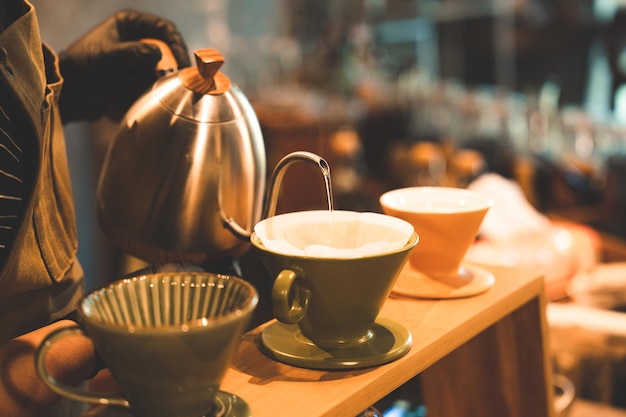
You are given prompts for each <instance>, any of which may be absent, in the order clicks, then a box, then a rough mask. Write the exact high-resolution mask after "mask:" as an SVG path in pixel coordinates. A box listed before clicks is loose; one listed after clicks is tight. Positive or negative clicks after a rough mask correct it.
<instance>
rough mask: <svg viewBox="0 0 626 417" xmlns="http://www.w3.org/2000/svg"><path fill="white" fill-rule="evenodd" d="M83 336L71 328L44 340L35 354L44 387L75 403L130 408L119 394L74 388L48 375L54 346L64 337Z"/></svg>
mask: <svg viewBox="0 0 626 417" xmlns="http://www.w3.org/2000/svg"><path fill="white" fill-rule="evenodd" d="M81 334H82V335H84V334H85V333H84V332H83V330H82V329H81V328H80V327H79V326H69V327H63V328H61V329H57V330H54V331H53V332H51V333H50V334H49V335H48V336H46V337H45V338H44V340H43V341H42V342H41V344H40V345H39V347H38V348H37V352H36V353H35V367H36V370H37V374H38V375H39V378H40V379H41V381H42V382H43V383H44V385H46V386H47V387H48V388H49V389H51V390H52V391H53V392H55V393H57V394H59V395H61V396H64V397H67V398H70V399H72V400H74V401H80V402H85V403H88V404H108V405H117V406H120V407H124V408H130V403H129V402H128V400H127V399H126V398H124V397H123V396H121V395H119V394H116V393H98V392H88V391H85V390H82V389H80V388H74V387H71V386H69V385H66V384H64V383H62V382H59V381H57V380H56V379H54V378H53V377H52V375H50V374H49V373H48V369H47V368H46V356H47V354H48V350H49V349H50V347H51V346H52V344H53V343H54V342H56V341H57V340H59V339H61V338H63V337H66V336H70V335H81Z"/></svg>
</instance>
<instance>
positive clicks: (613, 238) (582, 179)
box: [33, 0, 626, 407]
mask: <svg viewBox="0 0 626 417" xmlns="http://www.w3.org/2000/svg"><path fill="white" fill-rule="evenodd" d="M33 3H34V4H35V6H36V8H37V9H38V16H39V19H40V24H41V28H42V36H43V38H44V39H45V40H46V41H47V42H48V43H49V44H50V45H51V46H52V47H53V48H54V49H56V50H57V51H60V50H62V49H63V48H64V47H66V46H67V45H69V44H70V43H71V42H72V41H73V40H74V39H76V38H77V37H78V36H80V35H81V34H82V33H84V32H85V31H87V30H88V29H90V28H91V27H92V26H94V25H95V24H97V23H98V22H99V21H101V20H103V19H104V18H106V17H108V16H109V15H110V14H111V13H113V12H114V11H116V10H118V9H121V8H124V7H133V8H137V9H141V10H144V11H149V12H153V13H156V14H159V15H161V16H164V17H167V18H169V19H170V20H172V21H174V22H175V23H176V24H177V26H178V27H179V29H180V31H181V32H182V33H183V35H184V37H185V39H186V41H187V43H188V46H189V49H190V51H193V50H194V49H198V48H205V47H213V48H216V49H218V50H219V51H220V52H221V53H222V55H223V56H224V57H225V59H226V63H225V65H224V66H223V67H222V71H223V72H224V73H226V74H227V75H228V76H229V77H230V79H231V80H232V81H233V82H235V83H236V84H238V85H239V87H240V88H241V89H242V90H243V92H244V93H245V94H246V95H247V96H248V98H249V99H250V101H251V102H252V103H253V106H254V108H255V111H256V113H257V116H258V118H259V121H260V123H261V127H262V130H263V135H264V139H265V144H266V151H267V161H268V162H267V164H268V169H269V170H270V171H271V170H272V169H273V167H274V166H275V164H276V163H277V162H278V160H279V159H280V158H281V157H282V156H284V155H286V154H287V153H288V152H291V151H293V150H309V151H313V152H316V153H318V154H319V155H321V156H323V157H324V158H326V159H327V160H328V161H329V162H330V166H331V172H332V181H333V189H334V198H335V207H336V208H344V209H355V210H373V211H378V210H379V206H378V200H377V199H378V196H379V195H380V194H381V193H382V192H384V191H386V190H388V189H391V188H397V187H402V186H410V185H452V186H461V187H465V186H468V185H469V184H471V183H472V182H473V181H474V180H476V179H477V178H479V177H480V176H481V175H483V174H486V173H493V174H497V175H498V176H500V177H503V178H505V179H508V180H512V181H513V182H514V183H515V184H516V185H518V186H519V187H520V189H521V191H522V192H523V196H524V199H525V200H526V201H527V202H528V203H529V204H530V205H531V206H532V207H533V208H534V209H535V210H537V211H538V212H540V213H541V214H542V215H546V216H550V218H551V219H558V220H561V221H567V222H573V223H575V224H577V225H581V226H582V227H584V228H585V229H584V230H585V231H592V232H593V233H592V236H593V238H594V239H601V240H602V243H601V244H598V243H597V242H596V243H594V247H593V250H597V252H598V260H601V261H603V262H607V261H615V262H618V261H619V262H621V261H625V260H626V245H625V244H624V243H623V240H624V239H626V1H623V0H339V1H337V0H297V1H292V0H183V1H181V0H179V1H166V0H134V1H128V0H127V1H122V0H108V1H106V2H104V1H96V0H63V1H58V0H33ZM114 134H115V126H114V125H113V124H111V122H109V121H107V120H101V121H98V122H96V123H91V124H74V125H70V126H68V127H67V135H68V150H69V154H70V163H71V170H72V176H73V181H74V192H75V197H76V201H77V213H78V222H79V223H78V230H79V241H80V246H79V258H80V260H81V262H82V264H83V267H84V269H85V271H86V276H87V278H88V287H89V288H94V287H97V286H99V285H101V284H102V283H104V282H108V281H110V280H111V278H112V277H116V276H118V275H119V273H120V271H123V270H124V269H125V268H126V267H125V266H124V265H123V262H126V261H125V260H124V258H123V257H122V256H120V254H119V253H117V251H116V250H115V249H114V248H112V247H111V245H110V244H109V243H108V241H107V239H106V238H105V237H104V236H103V235H102V232H101V231H100V229H99V226H98V225H97V221H96V219H95V189H96V183H97V178H98V175H99V169H100V164H101V161H102V158H103V156H104V153H105V151H106V149H107V146H108V143H109V142H110V141H111V139H112V138H113V136H114ZM306 169H307V167H297V169H296V168H294V169H292V170H290V171H289V174H288V175H287V176H286V177H285V180H284V185H283V192H282V194H281V197H280V208H281V210H282V211H290V210H297V209H308V208H324V207H326V206H325V205H326V198H325V195H324V192H325V190H324V188H323V182H322V181H321V180H320V178H319V177H318V175H319V173H314V172H307V171H306ZM594 255H595V253H594ZM577 265H578V264H577ZM621 271H626V269H624V268H623V269H621ZM568 274H569V275H568V276H567V278H568V279H569V278H571V271H570V273H568ZM622 276H623V277H624V278H626V272H623V273H622ZM559 278H560V277H559ZM620 285H621V284H620ZM625 286H626V285H625ZM625 286H622V288H623V287H625ZM559 294H560V295H562V293H559ZM557 298H558V297H557ZM625 304H626V303H625ZM621 323H622V324H621V326H622V328H626V327H624V325H623V323H624V322H621ZM567 335H569V337H570V338H573V337H574V336H573V335H574V333H572V332H569V333H567ZM580 337H581V338H583V339H584V340H583V341H584V342H585V343H586V345H587V346H590V345H589V343H588V342H589V339H588V334H586V333H585V335H584V337H583V336H580ZM559 340H561V341H564V340H566V338H563V337H561V336H559ZM612 340H615V339H612ZM619 340H622V341H623V339H619ZM570 341H571V340H570ZM593 341H594V343H600V344H601V345H602V346H604V345H603V343H604V341H605V339H601V341H600V342H598V339H593ZM557 342H558V341H557ZM574 342H580V340H576V341H573V342H572V343H571V344H568V343H569V342H568V343H565V342H563V343H561V344H560V345H559V343H556V346H557V347H558V349H561V350H560V352H566V351H567V348H568V347H567V346H566V345H568V346H570V345H571V346H573V345H576V346H582V345H584V343H582V344H581V343H574ZM592 345H593V347H592V348H590V349H589V350H591V351H595V352H598V351H599V350H598V349H599V348H598V346H597V345H595V344H592ZM619 346H621V347H619V348H615V349H618V350H619V351H620V352H622V351H623V350H624V349H623V346H624V344H623V342H622V343H620V344H619ZM602 349H605V347H602ZM611 349H613V348H611ZM603 352H604V351H603ZM557 353H558V352H557ZM566 353H567V352H566ZM568 354H569V353H568ZM611 355H612V356H611ZM625 356H626V355H625V354H623V353H619V354H616V353H615V351H614V350H611V352H610V353H609V354H608V357H610V358H611V359H610V360H609V359H606V358H607V355H606V354H603V356H602V359H601V361H602V366H603V367H604V368H603V369H604V371H603V372H604V373H605V374H608V373H611V376H610V377H609V378H612V379H611V381H612V382H611V385H610V387H606V386H604V387H603V388H598V385H597V384H595V385H594V382H584V381H583V380H584V379H585V378H588V376H589V374H588V373H582V371H580V369H582V368H581V366H582V365H581V364H580V361H582V360H583V359H580V358H583V357H584V360H589V356H588V355H587V356H581V355H578V356H576V358H578V359H577V360H578V362H577V365H576V366H574V365H571V363H570V365H571V366H570V368H571V369H570V371H571V370H572V369H574V368H575V369H576V372H578V374H574V372H573V371H572V372H570V373H569V376H570V378H571V379H574V380H575V381H574V382H576V384H577V388H578V389H579V392H580V393H582V395H583V396H587V397H588V398H591V399H594V400H598V401H601V402H608V403H612V404H614V405H618V406H620V407H626V394H624V393H625V392H626V391H624V390H623V388H624V387H626V382H625V381H626V376H624V375H620V376H619V377H616V376H615V375H614V373H612V372H610V371H608V370H607V369H608V368H614V367H615V366H617V367H621V369H626V367H625V365H626V360H624V357H625ZM555 357H556V360H557V362H558V359H559V358H562V357H563V356H562V355H561V356H559V355H556V356H555ZM570 359H571V357H570ZM607 361H609V362H607ZM585 363H586V364H587V365H585V366H588V365H589V364H588V363H587V362H585ZM594 364H595V362H592V365H589V366H592V367H593V366H595V365H594ZM559 366H560V367H561V368H563V367H565V366H566V365H564V364H563V363H559ZM607 367H608V368H607ZM579 371H580V372H579ZM598 372H599V371H598ZM621 374H624V372H622V373H621ZM593 381H596V380H595V379H594V380H593ZM616 381H617V382H616ZM585 387H587V388H585ZM585 389H587V392H586V393H585Z"/></svg>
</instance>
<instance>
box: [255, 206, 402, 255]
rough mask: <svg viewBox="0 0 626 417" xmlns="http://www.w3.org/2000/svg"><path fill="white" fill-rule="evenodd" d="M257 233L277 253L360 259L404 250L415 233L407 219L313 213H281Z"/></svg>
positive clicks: (267, 220) (337, 211)
mask: <svg viewBox="0 0 626 417" xmlns="http://www.w3.org/2000/svg"><path fill="white" fill-rule="evenodd" d="M254 231H255V232H256V234H257V235H258V236H259V238H260V239H261V242H262V243H263V245H264V246H265V247H266V248H268V249H269V250H272V251H274V252H280V253H284V254H289V255H298V256H311V257H318V258H358V257H363V256H370V255H374V254H379V253H384V252H389V251H392V250H396V249H400V248H402V247H403V246H404V245H405V244H406V243H407V242H408V240H409V238H410V237H411V234H412V233H413V226H412V225H411V224H410V223H408V222H405V221H404V220H401V219H398V218H396V217H392V216H387V215H384V214H379V213H362V212H355V211H344V210H334V211H332V212H331V211H329V210H314V211H299V212H293V213H286V214H279V215H277V216H273V217H270V218H267V219H265V220H262V221H261V222H259V223H258V224H257V225H256V226H255V227H254Z"/></svg>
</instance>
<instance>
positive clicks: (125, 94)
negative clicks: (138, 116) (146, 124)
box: [59, 10, 190, 123]
mask: <svg viewBox="0 0 626 417" xmlns="http://www.w3.org/2000/svg"><path fill="white" fill-rule="evenodd" d="M146 38H152V39H157V40H161V41H163V42H165V43H166V44H167V45H168V46H169V47H170V49H171V50H172V54H173V55H174V57H175V58H176V61H177V63H178V66H179V68H184V67H188V66H189V65H190V60H189V56H188V52H187V47H186V45H185V42H184V40H183V38H182V36H181V34H180V33H179V32H178V30H177V29H176V26H174V24H173V23H172V22H170V21H169V20H165V19H162V18H160V17H158V16H155V15H151V14H147V13H142V12H138V11H135V10H122V11H119V12H117V13H115V14H114V15H112V16H111V17H109V18H108V19H107V20H105V21H104V22H102V23H101V24H100V25H98V26H96V27H95V28H93V29H92V30H91V31H90V32H88V33H87V34H86V35H84V36H83V37H82V38H80V39H78V40H77V41H76V42H74V43H73V44H72V45H70V46H69V47H68V48H67V49H66V50H64V51H62V52H61V53H60V54H59V66H60V70H61V75H62V76H63V78H64V79H65V82H64V85H63V91H62V93H61V97H60V103H59V106H60V110H61V117H62V119H63V122H64V123H68V122H70V121H76V120H95V119H98V118H100V117H102V116H105V115H106V116H109V117H111V118H113V119H114V120H119V119H121V118H122V117H123V115H124V114H125V113H126V111H127V110H128V108H129V107H130V106H131V105H132V104H133V103H134V102H135V100H136V99H137V98H139V96H140V95H141V94H143V93H144V92H145V91H146V90H147V89H148V88H149V87H150V86H151V85H152V84H153V83H154V82H155V81H156V70H155V69H156V65H157V63H158V62H159V60H160V59H161V50H160V49H159V48H158V47H157V46H156V45H153V44H149V43H146V42H141V41H140V39H146Z"/></svg>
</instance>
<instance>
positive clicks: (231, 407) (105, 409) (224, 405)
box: [81, 391, 251, 417]
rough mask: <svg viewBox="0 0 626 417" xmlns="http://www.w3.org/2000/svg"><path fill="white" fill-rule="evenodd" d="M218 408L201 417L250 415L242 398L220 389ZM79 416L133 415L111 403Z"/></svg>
mask: <svg viewBox="0 0 626 417" xmlns="http://www.w3.org/2000/svg"><path fill="white" fill-rule="evenodd" d="M216 399H217V402H218V404H219V407H220V408H219V410H217V411H216V413H215V414H206V415H205V416H203V417H250V416H251V413H250V407H248V404H246V402H245V401H244V400H242V399H241V398H240V397H238V396H236V395H235V394H230V393H228V392H224V391H220V392H218V393H217V397H216ZM81 417H135V415H134V414H133V413H132V411H131V410H128V409H126V408H123V407H116V406H111V405H103V406H98V407H96V408H93V409H91V410H90V411H88V412H87V413H85V414H83V415H82V416H81Z"/></svg>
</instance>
